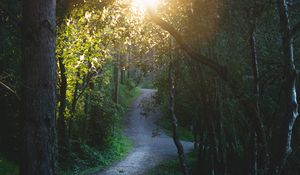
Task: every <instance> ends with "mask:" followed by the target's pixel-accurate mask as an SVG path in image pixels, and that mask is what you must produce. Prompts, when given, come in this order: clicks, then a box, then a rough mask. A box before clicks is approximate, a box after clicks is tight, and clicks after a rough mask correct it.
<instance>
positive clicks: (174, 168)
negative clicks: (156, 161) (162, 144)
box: [147, 152, 197, 175]
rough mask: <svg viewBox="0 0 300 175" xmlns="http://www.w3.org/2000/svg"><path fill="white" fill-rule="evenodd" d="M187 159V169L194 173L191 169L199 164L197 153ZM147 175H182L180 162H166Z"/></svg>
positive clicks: (188, 155)
mask: <svg viewBox="0 0 300 175" xmlns="http://www.w3.org/2000/svg"><path fill="white" fill-rule="evenodd" d="M185 158H186V164H187V167H188V168H189V170H190V171H192V169H191V167H195V165H196V163H197V154H196V152H191V153H189V154H187V155H186V157H185ZM147 175H182V173H181V169H180V164H179V160H178V159H174V160H170V161H167V162H164V163H162V164H160V165H158V166H156V167H155V168H153V169H152V170H150V171H149V172H148V173H147Z"/></svg>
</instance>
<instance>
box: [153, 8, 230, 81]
mask: <svg viewBox="0 0 300 175" xmlns="http://www.w3.org/2000/svg"><path fill="white" fill-rule="evenodd" d="M149 15H150V19H151V20H152V21H153V22H154V23H155V24H157V25H159V26H160V27H161V28H162V29H164V30H166V31H168V32H169V33H170V34H171V35H172V36H173V37H174V38H175V40H176V41H177V42H178V44H179V45H180V46H181V48H182V49H183V50H184V51H186V53H187V54H188V55H189V56H190V57H191V58H192V59H195V60H197V61H199V62H201V63H202V64H204V65H206V66H208V67H209V68H211V69H213V70H214V71H215V72H216V73H217V74H218V75H219V76H220V77H221V78H222V79H224V80H225V81H228V80H229V79H228V74H227V69H226V67H224V66H223V65H221V64H219V63H218V62H216V61H215V60H212V59H209V58H207V57H206V56H204V55H202V54H201V53H198V52H197V51H196V49H195V48H193V47H192V46H190V45H188V44H187V42H186V41H184V39H183V38H182V36H181V35H180V34H179V33H178V32H177V31H176V29H174V28H173V26H171V25H170V24H169V23H167V22H166V21H164V20H162V19H161V18H159V17H158V16H157V15H155V14H153V13H151V12H149Z"/></svg>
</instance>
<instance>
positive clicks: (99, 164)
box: [59, 85, 141, 175]
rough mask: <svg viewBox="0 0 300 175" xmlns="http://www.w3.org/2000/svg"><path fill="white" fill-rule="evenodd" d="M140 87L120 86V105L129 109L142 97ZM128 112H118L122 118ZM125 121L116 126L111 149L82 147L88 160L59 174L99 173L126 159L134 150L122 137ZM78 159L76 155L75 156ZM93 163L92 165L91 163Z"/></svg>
mask: <svg viewBox="0 0 300 175" xmlns="http://www.w3.org/2000/svg"><path fill="white" fill-rule="evenodd" d="M140 92H141V89H140V87H129V86H126V85H120V105H121V106H122V107H123V108H125V109H127V108H128V107H129V106H130V104H131V103H132V102H133V101H134V100H135V99H136V98H137V97H138V96H139V95H140ZM126 111H127V110H122V111H120V112H118V114H117V115H119V117H120V118H122V116H123V115H124V114H125V112H126ZM122 123H123V120H120V121H118V123H116V126H118V128H117V129H116V131H115V132H116V133H115V136H114V137H113V138H112V140H111V141H110V144H109V147H107V148H106V149H104V150H101V151H100V150H98V149H95V148H91V147H89V146H88V145H84V144H83V145H82V147H83V148H82V150H84V152H85V153H84V154H85V155H87V158H86V159H84V160H82V159H78V160H77V161H76V163H75V165H73V168H71V169H70V170H68V171H61V172H59V174H60V175H85V174H91V173H95V172H99V171H101V170H103V169H105V168H106V167H109V166H111V165H112V164H113V163H114V162H116V161H118V160H121V159H122V158H124V157H125V156H126V155H127V154H128V152H129V151H130V150H131V148H132V143H131V141H130V140H129V139H128V138H126V137H125V136H124V135H122ZM74 157H75V158H76V155H75V156H74ZM91 162H92V163H91Z"/></svg>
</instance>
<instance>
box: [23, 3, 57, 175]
mask: <svg viewBox="0 0 300 175" xmlns="http://www.w3.org/2000/svg"><path fill="white" fill-rule="evenodd" d="M55 8H56V1H55V0H43V1H38V0H24V1H23V23H22V24H23V26H22V27H23V28H22V36H23V47H22V48H23V50H22V57H23V60H22V61H23V63H22V79H23V94H22V95H23V96H22V112H21V114H22V115H23V120H24V123H23V144H22V146H23V156H22V165H21V169H20V174H22V175H54V174H56V172H55V162H56V159H55V109H56V94H55V90H56V61H55V26H56V24H55Z"/></svg>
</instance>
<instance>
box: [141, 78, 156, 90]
mask: <svg viewBox="0 0 300 175" xmlns="http://www.w3.org/2000/svg"><path fill="white" fill-rule="evenodd" d="M141 87H142V88H145V89H155V86H154V84H153V81H152V79H151V78H150V77H148V78H146V79H145V80H144V81H143V82H142V83H141Z"/></svg>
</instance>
